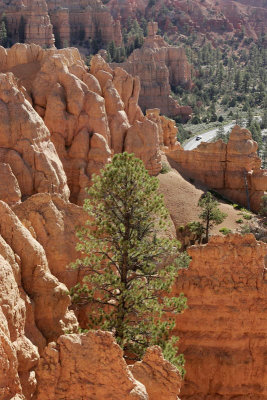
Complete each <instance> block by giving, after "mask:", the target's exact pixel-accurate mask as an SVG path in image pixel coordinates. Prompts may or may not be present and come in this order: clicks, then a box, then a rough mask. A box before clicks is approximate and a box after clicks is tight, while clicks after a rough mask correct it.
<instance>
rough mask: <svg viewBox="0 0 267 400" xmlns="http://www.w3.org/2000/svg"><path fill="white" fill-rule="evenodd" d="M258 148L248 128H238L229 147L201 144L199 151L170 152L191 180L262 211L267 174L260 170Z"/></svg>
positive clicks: (221, 143)
mask: <svg viewBox="0 0 267 400" xmlns="http://www.w3.org/2000/svg"><path fill="white" fill-rule="evenodd" d="M257 148H258V145H257V143H256V142H254V141H253V140H252V137H251V133H250V132H249V131H248V130H247V129H242V128H240V127H239V126H237V125H236V126H235V127H234V128H233V129H232V132H231V134H230V138H229V141H228V143H227V144H225V143H223V142H222V141H221V140H219V141H217V142H215V143H201V144H200V145H199V146H198V147H197V148H196V149H194V150H190V151H185V150H183V149H182V148H180V149H176V150H174V151H167V154H168V156H169V157H170V158H172V159H174V160H175V161H177V163H178V164H179V167H180V168H181V170H182V171H183V172H185V173H186V174H187V175H188V176H189V177H191V178H194V179H197V180H199V181H200V182H203V183H204V184H205V185H207V186H208V187H209V188H213V189H216V190H217V191H219V192H220V193H222V194H224V195H225V196H227V197H228V198H229V199H231V200H233V201H235V202H237V203H240V204H242V205H244V206H245V207H248V201H247V190H246V187H247V189H248V194H249V203H250V207H251V209H252V210H254V211H258V210H259V207H260V202H261V197H262V196H263V195H264V192H265V191H266V190H267V171H266V170H262V169H260V167H261V160H260V158H259V157H258V156H257Z"/></svg>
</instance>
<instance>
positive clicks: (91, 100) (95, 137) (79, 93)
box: [0, 44, 161, 204]
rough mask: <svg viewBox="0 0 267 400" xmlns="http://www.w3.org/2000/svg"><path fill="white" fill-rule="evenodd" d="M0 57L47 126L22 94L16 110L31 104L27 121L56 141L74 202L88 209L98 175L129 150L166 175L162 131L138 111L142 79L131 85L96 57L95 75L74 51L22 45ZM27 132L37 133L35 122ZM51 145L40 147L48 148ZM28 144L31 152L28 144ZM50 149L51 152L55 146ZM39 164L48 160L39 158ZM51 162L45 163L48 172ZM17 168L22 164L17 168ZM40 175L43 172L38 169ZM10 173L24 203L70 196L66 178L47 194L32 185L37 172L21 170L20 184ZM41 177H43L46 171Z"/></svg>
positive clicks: (46, 189)
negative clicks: (29, 198)
mask: <svg viewBox="0 0 267 400" xmlns="http://www.w3.org/2000/svg"><path fill="white" fill-rule="evenodd" d="M1 49H2V50H1ZM1 49H0V51H1V52H2V53H3V57H2V58H1V60H2V65H0V71H1V70H2V71H5V72H7V71H12V72H13V73H14V74H15V75H16V77H17V78H19V83H20V85H23V86H24V87H25V88H26V92H25V90H23V91H24V94H25V96H26V97H27V98H28V99H29V100H30V101H31V102H32V106H33V108H34V109H35V110H36V111H37V113H38V114H39V115H40V117H42V119H43V121H42V119H40V118H39V117H38V115H37V114H36V113H35V112H34V110H33V109H32V107H31V105H30V104H28V103H27V102H26V100H25V98H24V97H23V95H22V94H20V92H19V90H18V96H17V99H16V102H19V101H20V104H24V102H26V103H27V107H28V110H29V111H28V113H32V115H34V116H35V117H36V121H37V122H38V124H39V125H40V130H44V132H45V134H44V133H42V137H44V138H45V140H46V142H47V141H48V138H49V132H50V134H51V141H52V142H53V143H54V145H55V148H56V151H57V154H58V155H59V157H60V160H61V162H62V164H63V168H64V170H65V173H66V175H67V183H68V186H69V188H70V199H71V201H72V202H75V203H78V204H82V203H83V200H84V197H85V191H84V189H85V188H86V187H88V186H90V182H91V177H92V174H93V173H99V171H100V170H101V169H102V168H103V167H104V165H105V164H106V163H107V162H109V161H110V160H111V156H112V154H114V153H119V152H122V151H125V150H126V151H128V152H130V153H135V154H136V156H138V157H140V158H141V159H142V160H143V161H144V163H145V166H146V168H147V169H148V170H149V172H150V173H151V174H157V173H158V172H159V171H160V170H161V161H160V154H159V149H160V146H159V138H158V134H159V133H158V129H157V126H156V124H154V123H153V122H151V121H149V120H148V119H147V118H146V117H144V116H143V114H142V112H141V110H140V108H139V106H138V97H139V91H140V82H139V79H138V78H133V77H132V76H131V75H129V74H128V73H127V72H126V71H124V70H123V69H121V68H115V70H112V69H111V68H110V67H109V65H108V64H107V63H106V62H105V61H104V60H103V59H102V58H101V57H100V56H99V55H97V56H94V57H93V59H92V61H91V69H90V73H89V72H88V69H87V67H86V66H85V65H84V63H83V61H82V60H81V57H80V54H79V52H78V51H77V50H76V49H63V50H59V51H57V50H48V51H45V50H43V49H41V48H40V47H39V46H36V45H31V46H27V45H19V44H18V45H15V46H13V47H12V48H11V49H10V50H5V49H3V48H1ZM5 76H6V75H5ZM8 76H9V78H5V81H7V80H8V79H11V75H8ZM10 85H11V84H10ZM12 90H13V91H14V89H11V88H10V91H12ZM11 95H12V93H11ZM8 107H10V106H9V104H8ZM27 107H26V108H27ZM21 113H22V115H24V114H25V108H23V107H22V110H21ZM21 118H22V117H21ZM23 118H25V117H23ZM16 122H17V121H16ZM37 122H36V123H37ZM43 122H44V123H43ZM14 124H15V121H14ZM25 124H28V125H30V124H31V125H32V122H31V118H28V119H27V121H26V122H25ZM44 124H45V125H46V127H45V126H44ZM47 128H48V129H47ZM0 129H1V123H0ZM28 129H30V128H28ZM146 129H147V131H146ZM48 130H49V132H48ZM16 132H17V131H16ZM32 134H33V133H32ZM34 134H35V135H36V133H34ZM45 135H46V136H45ZM38 140H39V139H38ZM43 141H44V140H43ZM46 142H45V143H42V147H43V148H44V147H45V145H46ZM22 143H23V146H24V147H26V145H27V142H26V143H25V142H24V141H23V142H22ZM46 146H47V145H46ZM49 146H50V147H51V146H52V147H53V145H52V143H51V142H49ZM10 147H11V146H10V144H9V148H10ZM52 147H51V148H52ZM14 150H16V148H14ZM9 153H10V150H9ZM9 153H8V154H9ZM51 154H52V152H51ZM12 155H13V152H12ZM38 156H39V158H40V159H41V158H42V154H41V153H38ZM6 157H7V156H5V157H4V156H3V157H2V158H1V156H0V162H5V163H8V161H7V158H6ZM18 157H19V156H17V158H18ZM25 157H26V154H25ZM54 157H56V155H55V156H54ZM45 159H46V158H45V157H43V164H44V163H45ZM16 162H17V164H18V162H19V161H16ZM28 163H30V162H28ZM51 163H52V161H51ZM13 164H14V165H15V161H14V162H13ZM53 165H54V164H53ZM42 167H43V165H40V167H39V168H38V169H41V168H42ZM44 167H45V165H44ZM44 167H43V168H44ZM14 168H15V167H14ZM11 169H12V172H13V173H14V175H15V176H16V178H17V179H18V182H19V186H20V187H21V186H22V188H21V190H22V189H23V190H22V196H23V195H30V194H33V193H36V192H58V193H60V191H61V192H62V191H63V192H64V191H65V189H64V185H66V181H65V179H66V178H65V175H64V173H63V175H62V176H61V175H60V171H58V174H57V175H58V176H59V178H60V179H61V181H62V183H61V182H59V184H60V185H59V188H57V186H56V183H58V182H55V183H54V181H53V179H52V178H53V177H51V178H50V181H52V182H51V184H50V181H49V184H47V185H46V186H45V179H43V180H42V181H41V182H40V184H39V181H38V182H37V183H38V184H39V186H38V187H36V185H37V184H36V183H35V182H32V180H30V177H28V175H30V172H31V171H30V172H29V173H28V170H26V167H25V166H24V165H23V164H22V166H21V169H22V171H24V170H25V172H23V174H24V175H23V184H22V182H21V181H22V178H20V175H18V173H17V174H16V173H15V172H14V170H13V168H12V165H11ZM54 170H56V167H54ZM27 173H28V175H27ZM36 174H38V177H39V176H41V172H40V171H38V172H36ZM51 174H52V172H50V175H51ZM45 175H46V176H47V175H48V174H47V173H46V174H45ZM24 176H25V177H24ZM59 178H58V180H59ZM36 180H37V177H36ZM23 186H24V187H25V186H26V187H25V188H24V187H23ZM67 197H68V196H67V189H66V193H65V198H67Z"/></svg>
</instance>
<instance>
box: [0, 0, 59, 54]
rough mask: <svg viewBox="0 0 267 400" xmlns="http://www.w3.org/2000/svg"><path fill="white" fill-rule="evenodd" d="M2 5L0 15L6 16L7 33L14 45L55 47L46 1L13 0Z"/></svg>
mask: <svg viewBox="0 0 267 400" xmlns="http://www.w3.org/2000/svg"><path fill="white" fill-rule="evenodd" d="M1 3H2V4H0V14H3V15H5V18H6V22H7V27H6V28H7V33H8V36H9V37H10V38H11V39H12V40H13V43H15V42H22V43H35V44H38V45H40V46H43V47H53V46H54V42H55V39H54V34H53V27H52V24H51V21H50V18H49V15H48V8H47V2H46V1H45V0H11V1H8V2H6V1H5V2H1Z"/></svg>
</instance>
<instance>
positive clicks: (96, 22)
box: [46, 0, 122, 46]
mask: <svg viewBox="0 0 267 400" xmlns="http://www.w3.org/2000/svg"><path fill="white" fill-rule="evenodd" d="M46 2H47V5H48V8H49V14H50V16H51V20H52V23H53V26H54V31H55V32H56V34H57V35H58V39H59V42H60V45H61V46H62V45H64V42H65V43H66V42H67V43H73V42H74V41H75V42H81V41H84V40H85V41H86V40H89V39H93V38H95V37H96V36H97V35H101V39H102V40H103V43H104V44H107V43H109V42H111V41H112V40H114V42H115V44H116V45H117V46H119V45H120V44H121V42H122V36H121V27H120V22H119V20H116V21H114V20H113V18H112V16H111V14H110V12H109V10H108V9H107V8H106V7H105V6H104V5H103V4H102V2H101V1H100V0H94V1H92V0H74V1H73V0H67V1H65V0H46Z"/></svg>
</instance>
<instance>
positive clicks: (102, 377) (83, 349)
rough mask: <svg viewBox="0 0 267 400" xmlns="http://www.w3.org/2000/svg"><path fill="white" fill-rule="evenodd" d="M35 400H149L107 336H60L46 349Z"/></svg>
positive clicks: (103, 333)
mask: <svg viewBox="0 0 267 400" xmlns="http://www.w3.org/2000/svg"><path fill="white" fill-rule="evenodd" d="M37 380H38V388H37V393H36V397H35V398H36V400H46V399H47V400H59V399H62V397H66V396H67V398H68V400H77V399H82V398H89V397H88V396H89V394H90V399H92V400H93V399H95V400H99V399H104V398H112V399H114V400H121V399H125V400H132V399H133V400H148V396H147V393H146V389H145V387H144V386H143V385H142V384H141V383H139V382H137V381H136V380H135V379H134V378H133V376H132V374H131V373H130V371H129V369H128V367H127V365H126V362H125V361H124V360H123V358H122V350H121V348H120V347H119V346H118V345H117V344H115V343H114V339H113V337H112V335H111V334H110V333H108V332H101V331H97V332H94V331H90V332H88V333H87V334H86V335H85V334H84V335H65V336H61V337H60V338H59V339H58V341H57V343H50V345H49V346H48V347H47V348H46V350H45V352H44V354H43V356H42V358H41V360H40V363H39V366H38V369H37Z"/></svg>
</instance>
